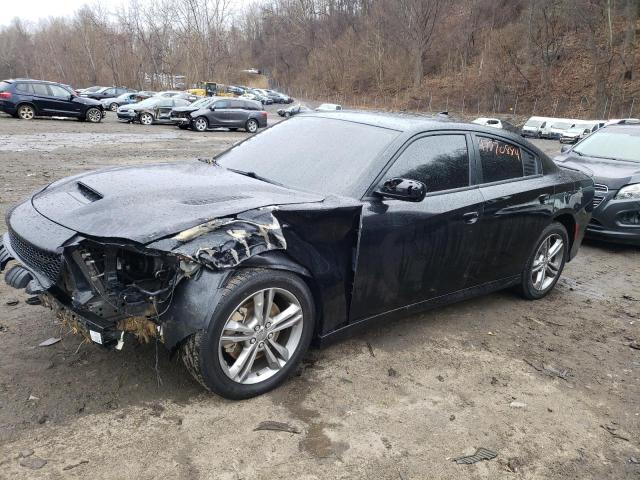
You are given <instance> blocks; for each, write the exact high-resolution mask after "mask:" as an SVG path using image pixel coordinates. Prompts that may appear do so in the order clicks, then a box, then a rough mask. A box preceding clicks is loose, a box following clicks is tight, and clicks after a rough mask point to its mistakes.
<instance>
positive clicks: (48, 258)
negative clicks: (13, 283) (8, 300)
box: [9, 229, 62, 283]
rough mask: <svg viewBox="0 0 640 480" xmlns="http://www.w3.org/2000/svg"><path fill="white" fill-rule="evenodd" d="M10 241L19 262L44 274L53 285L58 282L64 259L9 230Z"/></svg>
mask: <svg viewBox="0 0 640 480" xmlns="http://www.w3.org/2000/svg"><path fill="white" fill-rule="evenodd" d="M9 241H10V242H11V247H12V248H13V250H14V251H15V252H16V254H17V255H18V257H19V260H21V261H23V262H24V263H26V265H27V266H28V267H31V268H33V269H34V270H36V271H37V272H40V273H42V274H44V275H45V276H46V277H47V278H48V279H49V280H51V282H52V283H55V282H56V281H57V280H58V277H59V276H60V270H61V268H62V257H61V256H60V255H56V254H55V253H52V252H48V251H46V250H42V249H41V248H38V247H36V246H35V245H32V244H30V243H29V242H27V241H26V240H24V239H23V238H21V237H20V236H19V235H18V234H17V233H16V232H14V231H13V230H11V229H9Z"/></svg>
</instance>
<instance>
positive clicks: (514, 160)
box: [477, 137, 541, 183]
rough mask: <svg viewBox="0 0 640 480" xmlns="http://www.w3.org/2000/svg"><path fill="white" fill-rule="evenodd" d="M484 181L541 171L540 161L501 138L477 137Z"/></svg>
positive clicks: (528, 174) (489, 181) (534, 173)
mask: <svg viewBox="0 0 640 480" xmlns="http://www.w3.org/2000/svg"><path fill="white" fill-rule="evenodd" d="M477 141H478V150H479V151H480V161H481V162H482V178H483V181H484V183H491V182H499V181H502V180H509V179H512V178H521V177H523V176H530V175H537V174H539V173H541V169H540V161H539V159H538V158H537V157H535V156H534V155H532V154H530V153H529V152H527V151H525V150H522V149H520V147H517V146H515V145H512V144H510V143H507V142H503V141H502V140H497V139H495V138H487V137H477Z"/></svg>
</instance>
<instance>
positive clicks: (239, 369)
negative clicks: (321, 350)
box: [218, 288, 304, 385]
mask: <svg viewBox="0 0 640 480" xmlns="http://www.w3.org/2000/svg"><path fill="white" fill-rule="evenodd" d="M303 326H304V315H303V312H302V307H301V305H300V301H299V300H298V299H297V298H296V297H295V295H293V294H292V293H291V292H290V291H288V290H285V289H283V288H267V289H264V290H260V291H259V292H256V293H254V294H252V295H251V296H249V297H247V298H245V299H244V300H243V301H242V302H241V303H240V305H238V307H237V308H236V309H235V310H234V311H233V313H232V314H231V315H230V316H229V318H228V319H227V321H226V323H225V325H224V327H223V329H222V333H221V336H220V340H219V344H218V355H219V359H220V365H221V366H222V370H223V371H224V373H225V375H226V376H227V377H229V378H230V379H231V380H233V381H234V382H237V383H241V384H245V385H247V384H256V383H260V382H263V381H265V380H267V379H268V378H271V377H272V376H273V375H275V374H276V373H278V372H279V371H280V370H281V369H282V368H283V367H284V366H285V365H286V364H287V362H288V361H289V359H290V358H292V357H293V355H294V353H295V352H296V350H297V349H298V347H299V346H300V342H301V339H302V331H303Z"/></svg>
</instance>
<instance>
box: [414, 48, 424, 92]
mask: <svg viewBox="0 0 640 480" xmlns="http://www.w3.org/2000/svg"><path fill="white" fill-rule="evenodd" d="M413 61H414V62H415V64H414V71H413V72H414V73H413V86H414V87H416V88H418V87H420V85H422V79H423V78H424V65H423V63H422V51H421V50H420V49H417V50H416V51H415V53H414V60H413Z"/></svg>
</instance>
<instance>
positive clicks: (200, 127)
mask: <svg viewBox="0 0 640 480" xmlns="http://www.w3.org/2000/svg"><path fill="white" fill-rule="evenodd" d="M193 128H194V129H195V130H196V131H197V132H204V131H206V130H207V128H209V122H208V121H207V119H206V118H204V117H198V118H196V119H195V120H194V121H193Z"/></svg>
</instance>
